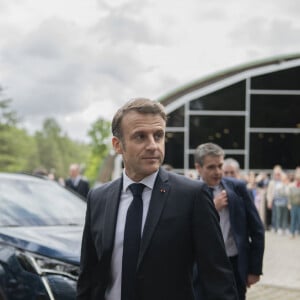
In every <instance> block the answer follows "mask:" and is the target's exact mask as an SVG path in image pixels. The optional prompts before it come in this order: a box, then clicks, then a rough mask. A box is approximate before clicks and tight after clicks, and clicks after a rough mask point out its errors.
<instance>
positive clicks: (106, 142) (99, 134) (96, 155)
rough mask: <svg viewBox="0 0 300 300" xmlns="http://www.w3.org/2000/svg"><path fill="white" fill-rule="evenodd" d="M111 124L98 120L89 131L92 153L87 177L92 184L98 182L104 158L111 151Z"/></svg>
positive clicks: (86, 173)
mask: <svg viewBox="0 0 300 300" xmlns="http://www.w3.org/2000/svg"><path fill="white" fill-rule="evenodd" d="M110 129H111V123H110V122H109V121H106V120H104V119H102V118H99V119H97V120H96V121H95V122H94V123H93V124H92V125H91V129H90V130H89V131H88V135H89V137H90V138H91V143H90V147H91V152H90V156H89V158H88V164H87V169H86V172H85V175H86V177H87V178H89V180H90V182H91V184H93V183H94V182H95V181H97V179H98V177H99V171H100V168H101V165H102V163H103V160H104V158H105V157H106V156H107V155H108V153H109V150H110V136H111V133H110Z"/></svg>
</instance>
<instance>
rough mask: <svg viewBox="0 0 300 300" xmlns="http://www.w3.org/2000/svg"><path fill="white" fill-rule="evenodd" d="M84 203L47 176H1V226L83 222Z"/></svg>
mask: <svg viewBox="0 0 300 300" xmlns="http://www.w3.org/2000/svg"><path fill="white" fill-rule="evenodd" d="M85 210H86V203H85V202H84V201H83V200H82V199H80V198H79V197H77V196H76V195H74V194H73V193H71V192H69V191H67V190H66V189H65V188H63V187H61V186H59V184H58V183H56V182H52V181H48V180H38V179H37V180H27V179H24V180H23V179H15V178H1V180H0V226H44V225H51V226H52V225H72V224H74V225H75V224H83V222H84V216H85Z"/></svg>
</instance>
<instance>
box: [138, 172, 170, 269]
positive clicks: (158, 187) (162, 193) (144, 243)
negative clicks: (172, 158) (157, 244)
mask: <svg viewBox="0 0 300 300" xmlns="http://www.w3.org/2000/svg"><path fill="white" fill-rule="evenodd" d="M167 180H168V174H167V173H166V172H165V171H164V170H163V169H160V171H159V173H158V175H157V178H156V182H155V184H154V187H153V191H152V195H151V200H150V205H149V210H148V214H147V218H146V222H145V226H144V230H143V236H142V240H141V248H140V253H139V258H138V264H137V267H139V265H140V263H141V261H142V259H143V257H144V255H145V252H146V250H147V248H148V246H149V243H150V241H151V238H152V235H153V232H154V229H155V227H156V226H157V223H158V221H159V218H160V216H161V213H162V211H163V208H164V205H165V203H166V199H167V198H168V194H169V190H170V186H169V184H168V183H167Z"/></svg>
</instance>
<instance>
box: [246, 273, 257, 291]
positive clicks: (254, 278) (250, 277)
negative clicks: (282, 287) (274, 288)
mask: <svg viewBox="0 0 300 300" xmlns="http://www.w3.org/2000/svg"><path fill="white" fill-rule="evenodd" d="M259 280H260V276H259V275H253V274H249V275H248V278H247V287H248V288H249V287H251V285H252V284H255V283H256V282H258V281H259Z"/></svg>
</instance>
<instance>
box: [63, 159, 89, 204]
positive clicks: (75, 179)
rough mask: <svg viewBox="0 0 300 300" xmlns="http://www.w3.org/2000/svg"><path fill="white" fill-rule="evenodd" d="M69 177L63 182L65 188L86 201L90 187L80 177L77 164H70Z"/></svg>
mask: <svg viewBox="0 0 300 300" xmlns="http://www.w3.org/2000/svg"><path fill="white" fill-rule="evenodd" d="M69 175H70V177H69V178H68V179H66V181H65V186H66V188H67V189H69V190H71V191H73V192H75V193H77V194H78V195H80V196H81V197H83V198H84V199H86V197H87V194H88V192H89V190H90V185H89V182H88V181H87V180H86V179H85V178H84V177H83V176H81V174H80V166H79V165H78V164H71V165H70V168H69Z"/></svg>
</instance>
